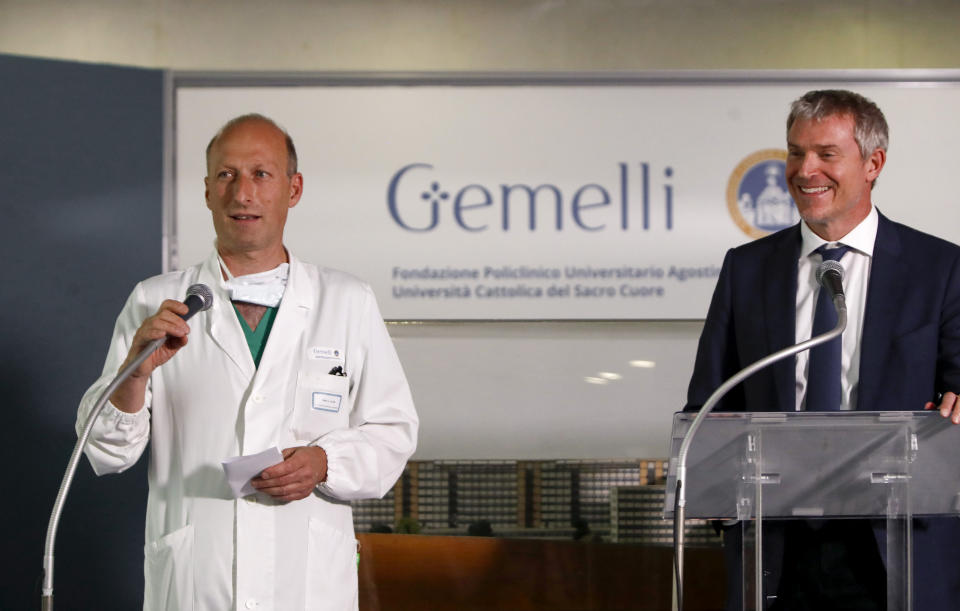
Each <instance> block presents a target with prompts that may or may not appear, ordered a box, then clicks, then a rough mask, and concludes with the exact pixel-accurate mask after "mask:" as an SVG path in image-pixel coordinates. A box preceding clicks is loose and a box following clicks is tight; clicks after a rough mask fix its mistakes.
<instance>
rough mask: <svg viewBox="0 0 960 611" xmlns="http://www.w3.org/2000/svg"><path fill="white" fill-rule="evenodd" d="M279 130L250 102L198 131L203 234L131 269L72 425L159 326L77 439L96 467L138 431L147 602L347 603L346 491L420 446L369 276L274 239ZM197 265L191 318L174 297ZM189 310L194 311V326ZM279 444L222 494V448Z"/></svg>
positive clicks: (284, 182) (290, 193)
mask: <svg viewBox="0 0 960 611" xmlns="http://www.w3.org/2000/svg"><path fill="white" fill-rule="evenodd" d="M296 163H297V160H296V151H295V149H294V146H293V142H292V140H291V139H290V137H289V136H288V135H287V134H286V133H285V132H284V131H283V130H281V129H280V128H279V127H278V126H277V125H276V124H275V123H273V122H272V121H270V120H269V119H266V118H265V117H262V116H259V115H245V116H243V117H238V118H237V119H234V120H232V121H230V122H229V123H227V124H226V125H225V126H224V127H223V128H222V129H221V130H220V132H219V133H218V134H217V135H216V136H214V138H213V140H211V142H210V146H209V147H208V149H207V177H206V179H205V183H206V201H207V207H208V208H209V209H210V212H211V213H212V216H213V224H214V228H215V230H216V234H217V243H216V249H215V252H213V253H212V254H211V256H210V257H209V258H208V259H207V260H206V261H205V262H203V263H200V264H199V265H196V266H194V267H191V268H189V269H186V270H184V271H179V272H172V273H168V274H164V275H161V276H156V277H153V278H150V279H147V280H145V281H143V282H141V283H140V284H138V285H137V286H136V288H135V289H134V291H133V293H132V294H131V295H130V298H129V299H128V300H127V303H126V305H125V306H124V308H123V311H122V312H121V313H120V316H119V318H118V319H117V323H116V328H115V329H114V334H113V340H112V342H111V344H110V350H109V353H108V356H107V361H106V364H105V365H104V369H103V375H102V377H101V378H100V379H99V380H98V381H97V382H96V383H95V384H94V385H93V386H92V387H91V388H90V390H88V391H87V393H86V395H85V396H84V398H83V400H82V402H81V405H80V409H79V414H78V419H77V427H78V431H79V430H81V429H82V426H83V423H84V422H85V421H86V419H87V416H88V415H89V413H90V411H91V409H92V407H93V405H94V403H95V402H96V399H97V398H98V397H99V395H100V394H101V393H102V392H103V390H104V389H105V388H106V386H107V385H108V384H109V382H110V380H111V379H112V378H113V377H114V376H115V375H116V373H117V371H119V369H121V368H122V367H123V365H125V364H126V363H128V362H130V361H132V360H133V359H134V358H135V357H136V355H137V354H139V353H140V351H141V350H142V349H143V348H144V347H145V346H146V345H147V344H149V343H150V342H151V341H153V340H155V339H160V338H164V337H166V342H165V343H164V344H163V345H162V347H161V348H160V349H159V350H158V351H157V352H155V353H154V354H153V355H152V356H151V357H150V358H149V359H147V360H146V361H145V362H144V363H143V365H141V366H140V367H139V368H138V369H137V370H136V371H135V372H134V374H133V375H132V376H131V377H130V378H129V379H128V380H127V381H126V382H124V384H122V385H121V386H120V387H118V388H117V390H116V391H115V392H114V393H113V394H112V395H111V396H110V403H109V404H108V405H107V406H106V408H105V409H104V410H103V412H101V414H100V416H99V417H98V419H97V422H96V424H95V427H94V429H93V431H92V434H91V438H90V444H89V445H88V447H87V450H86V454H87V457H88V458H89V460H90V462H91V464H92V465H93V468H94V470H95V471H96V472H97V473H98V474H102V473H111V472H118V471H122V470H124V469H125V468H127V467H129V466H130V465H132V464H133V463H135V462H136V461H137V459H138V458H139V457H140V455H141V454H142V453H143V451H144V449H145V448H147V447H148V443H147V442H148V441H149V442H150V443H149V448H150V466H149V483H150V492H149V497H148V501H147V519H146V546H145V548H144V556H145V560H144V574H145V579H146V587H145V600H144V608H145V609H150V610H153V609H163V610H178V611H189V610H191V609H196V610H210V611H223V610H225V609H260V610H271V611H274V610H275V611H288V610H291V609H323V610H330V611H335V610H336V611H349V610H352V609H356V608H357V547H356V541H355V539H354V533H353V522H352V514H351V508H350V504H349V501H350V500H353V499H360V498H371V497H380V496H383V495H384V494H386V493H387V492H388V491H389V490H390V488H391V487H392V486H393V484H394V483H395V481H396V480H397V478H398V477H399V476H400V474H401V473H402V471H403V467H404V464H405V463H406V461H407V459H408V458H409V457H410V455H411V454H412V453H413V451H414V448H415V446H416V438H417V426H418V420H417V415H416V412H415V411H414V407H413V401H412V399H411V396H410V391H409V388H408V386H407V382H406V379H405V377H404V374H403V370H402V369H401V366H400V363H399V360H398V359H397V355H396V352H395V350H394V348H393V344H392V342H391V340H390V337H389V335H388V334H387V332H386V329H385V327H384V324H383V321H382V319H381V317H380V313H379V310H378V308H377V305H376V301H375V299H374V296H373V293H372V291H371V290H370V288H369V286H367V285H366V284H365V283H363V282H361V281H359V280H357V279H356V278H354V277H352V276H350V275H348V274H345V273H342V272H338V271H335V270H331V269H326V268H320V267H316V266H313V265H310V264H307V263H304V262H302V261H300V260H298V259H297V258H296V257H294V256H293V255H292V254H291V253H290V252H289V251H287V249H286V248H285V247H284V245H283V228H284V225H285V223H286V218H287V213H288V211H289V210H290V208H293V207H294V206H295V205H296V204H297V202H299V200H300V196H301V194H302V191H303V176H302V175H301V174H299V173H298V172H297V167H296ZM196 283H203V284H206V285H207V286H209V287H210V288H211V289H212V291H213V295H214V299H213V306H212V307H211V308H210V310H208V311H205V312H201V313H199V314H197V315H196V316H195V317H194V318H193V319H192V320H191V321H190V326H188V324H187V323H186V322H184V321H183V320H182V319H181V318H180V316H179V315H180V314H184V313H186V311H187V308H186V306H185V305H184V304H183V303H181V302H179V301H175V300H173V299H171V298H172V297H175V296H182V295H184V294H185V291H186V289H187V287H188V286H190V285H192V284H196ZM191 326H192V329H191ZM273 446H277V447H279V448H281V449H282V453H283V461H282V462H280V463H278V464H276V465H275V466H273V467H270V468H267V469H266V470H264V471H263V472H262V473H261V475H260V476H259V477H256V478H255V479H253V481H252V484H253V486H254V487H255V488H256V489H257V492H256V493H255V494H251V495H247V496H245V497H242V498H234V496H233V494H232V493H231V490H230V488H229V486H228V485H227V482H226V479H225V477H224V474H223V470H222V469H221V461H223V460H225V459H227V458H230V457H234V456H240V455H250V454H255V453H258V452H260V451H262V450H265V449H268V448H270V447H273Z"/></svg>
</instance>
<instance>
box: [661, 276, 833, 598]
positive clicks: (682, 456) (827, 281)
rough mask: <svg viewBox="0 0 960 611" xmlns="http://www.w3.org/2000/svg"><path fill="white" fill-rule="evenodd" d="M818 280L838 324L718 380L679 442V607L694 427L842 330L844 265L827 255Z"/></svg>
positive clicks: (676, 529) (676, 568)
mask: <svg viewBox="0 0 960 611" xmlns="http://www.w3.org/2000/svg"><path fill="white" fill-rule="evenodd" d="M817 283H818V284H820V285H821V286H822V287H823V289H824V290H827V291H830V295H831V297H832V299H831V301H833V306H834V307H835V308H836V309H837V326H836V327H835V328H834V329H833V330H832V331H828V332H826V333H824V334H822V335H818V336H816V337H811V338H810V339H808V340H807V341H805V342H800V343H799V344H796V345H793V346H788V347H787V348H784V349H782V350H779V351H777V352H774V353H773V354H771V355H769V356H766V357H763V358H762V359H760V360H758V361H756V362H754V363H752V364H750V365H748V366H746V367H744V368H743V369H741V370H740V371H738V372H737V373H736V374H734V375H733V376H732V377H730V378H729V379H728V380H727V381H726V382H724V383H723V384H721V385H720V387H719V388H717V390H715V391H714V392H713V394H712V395H710V397H709V398H708V399H707V401H706V402H705V403H704V404H703V406H702V407H701V408H700V411H699V413H698V414H697V416H696V418H694V420H693V422H692V423H691V424H690V428H689V429H687V434H686V435H685V436H684V438H683V442H682V443H681V444H680V450H679V451H678V453H677V475H676V485H677V487H676V492H675V493H674V494H675V496H674V503H675V507H674V512H673V519H674V571H675V574H676V587H677V601H678V605H677V607H678V608H682V607H681V606H680V605H681V604H682V603H681V601H682V600H683V544H684V541H683V539H684V532H683V525H684V520H685V518H686V505H687V486H686V484H687V482H686V479H687V455H688V454H689V452H690V444H691V442H692V441H693V436H694V435H695V434H696V432H697V429H699V428H700V424H701V423H702V422H703V420H704V418H706V416H707V415H708V414H709V413H710V412H711V411H713V408H714V407H715V406H716V405H717V403H719V402H720V399H722V398H723V396H724V395H726V394H727V393H728V392H729V391H730V389H731V388H733V387H734V386H736V385H737V384H739V383H740V382H742V381H743V380H745V379H747V378H748V377H750V376H752V375H753V374H754V373H756V372H758V371H760V370H761V369H763V368H765V367H769V366H770V365H772V364H774V363H776V362H777V361H780V360H783V359H785V358H787V357H789V356H793V355H795V354H798V353H800V352H803V351H804V350H809V349H810V348H813V347H814V346H819V345H820V344H823V343H826V342H828V341H830V340H832V339H833V338H835V337H839V336H840V334H841V333H843V330H844V329H845V328H846V326H847V301H846V297H845V296H844V294H843V266H842V265H840V263H839V262H838V261H831V260H829V259H827V260H826V261H824V262H823V263H821V264H820V267H818V268H817ZM758 591H759V590H758Z"/></svg>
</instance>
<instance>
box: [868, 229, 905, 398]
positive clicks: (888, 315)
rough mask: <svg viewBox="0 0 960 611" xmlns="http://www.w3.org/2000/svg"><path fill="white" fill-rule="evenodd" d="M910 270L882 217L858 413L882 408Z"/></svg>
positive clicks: (894, 234)
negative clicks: (880, 396)
mask: <svg viewBox="0 0 960 611" xmlns="http://www.w3.org/2000/svg"><path fill="white" fill-rule="evenodd" d="M908 273H909V266H908V265H907V264H906V263H905V262H904V261H903V259H902V248H901V244H900V233H899V232H898V231H897V227H896V225H895V224H894V223H893V222H891V221H890V220H888V219H887V218H886V217H885V216H883V215H882V214H881V215H880V218H879V221H878V224H877V238H876V242H874V246H873V261H871V263H870V282H869V284H868V286H867V303H866V306H865V308H864V318H863V336H862V337H861V339H860V380H859V382H858V393H857V397H858V398H857V409H858V410H860V409H865V410H869V409H871V406H875V405H878V404H879V403H878V396H877V393H878V392H879V391H880V388H881V387H882V381H883V373H882V372H883V365H884V359H885V358H886V356H887V355H888V354H889V352H890V342H891V341H892V339H893V335H894V334H893V329H895V328H896V327H897V320H898V319H899V317H900V308H901V307H902V303H903V300H902V299H898V298H897V297H896V296H897V295H901V294H903V293H902V291H904V290H905V287H907V286H908V280H909V279H908Z"/></svg>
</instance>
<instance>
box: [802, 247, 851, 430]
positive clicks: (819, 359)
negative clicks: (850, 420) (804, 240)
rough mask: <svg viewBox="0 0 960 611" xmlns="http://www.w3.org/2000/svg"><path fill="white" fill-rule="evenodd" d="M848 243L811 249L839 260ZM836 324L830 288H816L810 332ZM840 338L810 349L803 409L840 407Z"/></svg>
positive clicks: (825, 257)
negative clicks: (805, 407) (818, 291)
mask: <svg viewBox="0 0 960 611" xmlns="http://www.w3.org/2000/svg"><path fill="white" fill-rule="evenodd" d="M848 250H850V247H849V246H837V248H827V245H826V244H824V245H823V246H821V247H820V248H818V249H817V250H816V251H815V252H817V253H819V254H820V256H821V257H823V260H824V261H827V260H830V261H839V260H840V258H841V257H843V255H844V253H846V252H847V251H848ZM835 326H837V310H836V308H835V307H834V305H833V300H832V299H831V296H830V291H828V290H826V289H824V288H823V287H820V293H819V295H818V296H817V306H816V310H815V311H814V315H813V333H812V334H811V335H810V337H816V336H818V335H821V334H823V333H826V332H827V331H830V330H831V329H833V328H834V327H835ZM841 340H842V338H841V337H835V338H833V339H832V340H830V341H829V342H827V343H825V344H820V345H819V346H816V347H814V348H812V349H811V350H810V366H809V367H808V368H807V411H808V412H826V411H836V410H839V409H840V403H841V400H842V394H841V393H842V391H841V389H840V358H841V353H842V350H843V342H842V341H841Z"/></svg>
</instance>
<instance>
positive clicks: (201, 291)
mask: <svg viewBox="0 0 960 611" xmlns="http://www.w3.org/2000/svg"><path fill="white" fill-rule="evenodd" d="M183 303H185V304H186V305H187V308H188V310H187V313H186V314H184V315H183V316H181V318H182V319H184V320H190V318H191V317H192V316H193V315H194V314H196V313H197V312H203V311H205V310H209V309H210V306H212V305H213V291H211V290H210V287H209V286H207V285H206V284H191V285H190V288H188V289H187V296H186V297H185V298H184V300H183Z"/></svg>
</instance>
